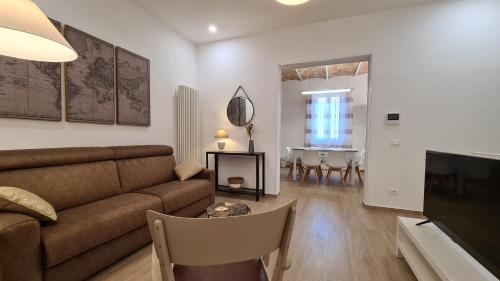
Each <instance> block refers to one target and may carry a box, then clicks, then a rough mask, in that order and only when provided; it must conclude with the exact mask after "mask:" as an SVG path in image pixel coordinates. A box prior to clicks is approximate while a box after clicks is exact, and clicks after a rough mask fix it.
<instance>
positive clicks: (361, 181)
mask: <svg viewBox="0 0 500 281" xmlns="http://www.w3.org/2000/svg"><path fill="white" fill-rule="evenodd" d="M356 174H358V178H359V182H360V183H361V185H364V184H363V178H362V177H361V171H360V170H359V167H356Z"/></svg>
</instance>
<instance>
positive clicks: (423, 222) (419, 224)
mask: <svg viewBox="0 0 500 281" xmlns="http://www.w3.org/2000/svg"><path fill="white" fill-rule="evenodd" d="M430 222H431V220H424V221H421V222H417V223H416V224H415V225H417V226H421V225H424V224H428V223H430Z"/></svg>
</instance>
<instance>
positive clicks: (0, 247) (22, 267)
mask: <svg viewBox="0 0 500 281" xmlns="http://www.w3.org/2000/svg"><path fill="white" fill-rule="evenodd" d="M40 247H41V246H40V223H39V222H38V220H36V219H34V218H32V217H29V216H25V215H21V214H16V213H0V280H2V281H15V280H23V281H41V280H42V264H41V263H42V262H41V260H42V259H41V249H40Z"/></svg>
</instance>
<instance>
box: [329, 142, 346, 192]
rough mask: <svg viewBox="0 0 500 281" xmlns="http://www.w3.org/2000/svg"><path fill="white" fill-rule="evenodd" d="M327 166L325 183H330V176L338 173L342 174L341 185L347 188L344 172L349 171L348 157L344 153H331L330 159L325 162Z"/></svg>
mask: <svg viewBox="0 0 500 281" xmlns="http://www.w3.org/2000/svg"><path fill="white" fill-rule="evenodd" d="M325 164H326V166H328V172H327V174H326V180H325V182H326V183H328V179H330V175H331V174H332V172H333V171H338V172H339V173H340V183H341V184H342V186H345V180H344V175H342V171H343V170H347V155H346V153H345V152H344V151H330V152H329V153H328V157H327V158H326V160H325Z"/></svg>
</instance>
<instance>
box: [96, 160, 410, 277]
mask: <svg viewBox="0 0 500 281" xmlns="http://www.w3.org/2000/svg"><path fill="white" fill-rule="evenodd" d="M285 175H286V171H285V170H284V169H283V170H282V182H281V194H280V195H279V196H278V197H273V196H266V197H264V199H263V200H261V202H255V201H253V200H252V199H253V197H251V196H246V195H241V196H232V195H231V196H228V195H223V194H220V195H218V196H217V198H216V201H217V202H221V201H231V202H244V203H245V204H247V205H248V206H250V208H251V209H252V212H253V213H258V212H263V211H266V210H270V209H273V208H275V207H277V206H280V205H281V204H284V203H285V202H287V201H289V200H291V199H293V198H296V199H297V200H298V206H297V217H296V223H295V229H294V233H293V237H292V248H291V249H292V255H293V264H292V267H291V268H290V269H289V270H287V271H286V273H285V278H284V280H287V281H351V280H352V281H358V280H360V281H361V280H370V281H377V280H381V281H389V280H394V281H406V280H416V279H415V277H414V275H413V274H412V272H411V270H410V268H409V266H408V265H407V264H406V262H405V261H404V260H403V259H399V258H397V257H396V256H395V253H394V252H395V245H394V244H395V240H396V237H395V235H396V217H397V216H398V215H404V216H412V215H409V214H407V213H398V212H394V211H389V210H380V209H369V208H365V207H363V205H362V196H363V188H362V187H360V186H354V187H351V186H346V187H341V186H340V184H339V183H338V180H337V181H335V179H331V180H330V182H329V184H328V185H325V184H324V183H323V184H321V185H317V184H315V179H314V178H313V177H311V178H310V180H309V181H308V183H307V184H304V185H300V184H298V183H296V182H292V181H288V180H287V179H286V176H285ZM222 196H223V197H222ZM274 257H275V256H274V255H272V256H271V267H272V266H273V265H272V263H273V258H274ZM150 269H151V246H148V247H145V248H143V249H141V250H139V251H138V252H136V253H134V254H132V255H131V256H129V257H128V258H126V259H124V260H122V261H121V262H118V263H117V264H115V265H114V266H112V267H111V268H109V269H108V270H106V271H103V272H102V273H100V274H98V275H97V276H95V277H94V278H92V279H91V280H94V281H132V280H133V281H150V280H151V273H150ZM271 272H272V271H271Z"/></svg>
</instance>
